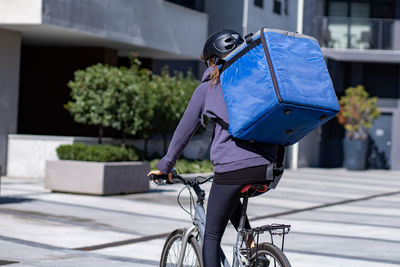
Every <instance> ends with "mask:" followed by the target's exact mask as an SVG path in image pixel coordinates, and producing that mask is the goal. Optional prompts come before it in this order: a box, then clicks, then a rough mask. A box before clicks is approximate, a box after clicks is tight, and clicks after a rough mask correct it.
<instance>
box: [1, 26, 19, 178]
mask: <svg viewBox="0 0 400 267" xmlns="http://www.w3.org/2000/svg"><path fill="white" fill-rule="evenodd" d="M0 40H1V42H0V166H1V169H2V170H1V174H4V173H5V172H6V155H7V134H12V133H16V132H17V116H18V113H17V112H18V95H19V88H18V87H19V66H20V48H21V35H20V34H19V33H17V32H12V31H6V30H2V29H0Z"/></svg>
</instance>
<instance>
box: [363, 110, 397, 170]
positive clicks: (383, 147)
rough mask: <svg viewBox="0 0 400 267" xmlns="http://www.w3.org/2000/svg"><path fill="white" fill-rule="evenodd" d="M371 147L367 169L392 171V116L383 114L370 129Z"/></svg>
mask: <svg viewBox="0 0 400 267" xmlns="http://www.w3.org/2000/svg"><path fill="white" fill-rule="evenodd" d="M369 132H370V145H369V152H368V161H367V165H368V166H367V167H368V168H370V169H390V152H391V148H392V114H391V113H382V114H381V116H380V117H379V118H378V119H376V120H375V121H374V123H373V125H372V128H371V129H370V131H369Z"/></svg>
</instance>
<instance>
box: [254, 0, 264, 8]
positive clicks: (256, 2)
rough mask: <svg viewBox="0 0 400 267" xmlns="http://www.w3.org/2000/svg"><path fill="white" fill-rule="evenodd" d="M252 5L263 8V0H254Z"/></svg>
mask: <svg viewBox="0 0 400 267" xmlns="http://www.w3.org/2000/svg"><path fill="white" fill-rule="evenodd" d="M254 5H255V6H258V7H261V8H263V6H264V0H254Z"/></svg>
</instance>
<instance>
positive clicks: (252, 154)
mask: <svg viewBox="0 0 400 267" xmlns="http://www.w3.org/2000/svg"><path fill="white" fill-rule="evenodd" d="M212 70H213V67H209V68H208V69H206V71H205V72H204V74H203V78H202V80H201V81H202V83H201V84H200V85H199V86H198V87H197V88H196V90H195V91H194V93H193V95H192V98H191V99H190V101H189V105H188V106H187V108H186V110H185V113H184V114H183V117H182V119H181V121H180V122H179V124H178V126H177V128H176V130H175V132H174V135H173V137H172V140H171V143H170V145H169V148H168V152H167V154H166V155H165V156H164V157H163V158H162V159H161V160H160V161H159V162H158V163H157V165H156V166H157V168H158V169H159V170H160V171H162V172H163V173H170V172H171V170H172V168H173V167H174V166H175V163H176V160H177V159H178V158H179V156H180V155H181V153H182V151H183V150H184V148H185V146H186V145H187V144H188V142H189V140H190V138H191V137H192V135H193V134H194V133H195V131H196V129H197V128H198V127H199V126H200V125H203V126H204V123H203V117H204V116H207V117H209V118H220V119H222V120H224V121H225V122H227V123H229V119H228V113H227V110H226V105H225V100H224V97H223V94H222V89H221V85H220V83H217V84H216V85H211V84H210V82H208V81H206V80H207V77H208V76H209V74H210V73H211V71H212ZM277 149H278V147H277V145H272V144H265V143H257V144H255V143H248V142H245V141H240V140H237V139H235V138H232V136H230V135H229V132H228V131H227V130H225V129H222V127H221V126H220V125H218V124H216V125H215V130H214V136H213V139H212V143H211V150H210V159H211V163H212V164H213V166H214V171H215V172H216V173H223V172H229V171H234V170H238V169H243V168H248V167H254V166H260V165H266V164H269V163H270V161H269V160H268V159H271V158H272V159H276V154H277ZM262 155H268V156H267V157H265V156H262ZM267 158H268V159H267Z"/></svg>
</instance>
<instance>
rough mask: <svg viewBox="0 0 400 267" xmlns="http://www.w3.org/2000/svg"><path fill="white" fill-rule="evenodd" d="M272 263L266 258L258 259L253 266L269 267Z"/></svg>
mask: <svg viewBox="0 0 400 267" xmlns="http://www.w3.org/2000/svg"><path fill="white" fill-rule="evenodd" d="M269 263H270V261H269V260H268V259H267V258H266V257H264V256H263V257H258V258H257V259H256V260H255V261H254V263H253V264H252V265H251V266H254V267H267V266H269Z"/></svg>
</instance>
